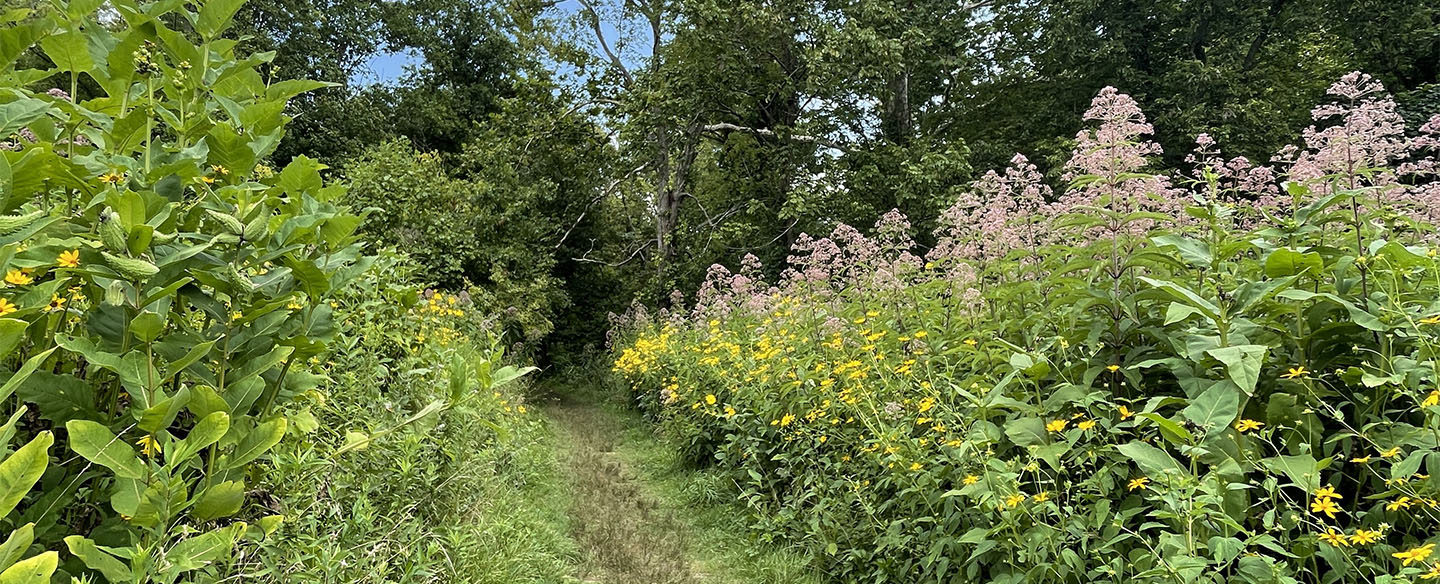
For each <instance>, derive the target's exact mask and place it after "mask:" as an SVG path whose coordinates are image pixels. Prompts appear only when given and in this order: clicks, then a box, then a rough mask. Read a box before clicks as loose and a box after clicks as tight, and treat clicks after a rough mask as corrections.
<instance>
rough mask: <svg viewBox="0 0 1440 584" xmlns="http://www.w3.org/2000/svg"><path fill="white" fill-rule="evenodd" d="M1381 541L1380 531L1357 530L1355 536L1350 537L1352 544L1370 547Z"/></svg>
mask: <svg viewBox="0 0 1440 584" xmlns="http://www.w3.org/2000/svg"><path fill="white" fill-rule="evenodd" d="M1377 541H1380V531H1379V530H1373V529H1356V530H1355V535H1352V536H1350V543H1358V544H1361V545H1370V544H1372V543H1375V542H1377Z"/></svg>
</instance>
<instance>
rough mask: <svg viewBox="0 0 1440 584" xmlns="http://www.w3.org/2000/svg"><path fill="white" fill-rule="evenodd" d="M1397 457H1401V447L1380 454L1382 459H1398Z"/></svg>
mask: <svg viewBox="0 0 1440 584" xmlns="http://www.w3.org/2000/svg"><path fill="white" fill-rule="evenodd" d="M1397 456H1400V447H1399V446H1396V447H1394V448H1391V449H1389V450H1386V451H1384V452H1381V453H1380V458H1395V457H1397Z"/></svg>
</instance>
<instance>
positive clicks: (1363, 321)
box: [1276, 288, 1386, 331]
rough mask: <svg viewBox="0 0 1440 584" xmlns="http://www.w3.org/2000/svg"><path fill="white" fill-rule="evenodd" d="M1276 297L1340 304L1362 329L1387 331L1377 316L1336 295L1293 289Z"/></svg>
mask: <svg viewBox="0 0 1440 584" xmlns="http://www.w3.org/2000/svg"><path fill="white" fill-rule="evenodd" d="M1276 296H1278V297H1280V298H1284V299H1286V300H1296V301H1299V302H1305V301H1308V300H1313V299H1316V298H1319V299H1322V300H1329V301H1330V302H1334V303H1336V304H1339V305H1340V306H1342V307H1344V308H1345V310H1346V311H1348V312H1349V313H1350V320H1351V322H1354V323H1355V324H1357V325H1360V326H1361V327H1364V328H1366V329H1369V330H1372V331H1384V330H1386V327H1385V323H1383V322H1380V319H1379V318H1377V317H1376V316H1375V315H1373V314H1370V313H1369V312H1366V311H1365V310H1364V309H1362V308H1360V307H1359V306H1355V305H1354V304H1353V303H1351V302H1350V301H1348V300H1345V299H1344V298H1341V297H1339V296H1336V295H1334V294H1330V293H1323V292H1322V293H1315V292H1310V291H1306V290H1299V289H1293V288H1292V289H1290V290H1286V291H1284V292H1281V293H1279V294H1277V295H1276Z"/></svg>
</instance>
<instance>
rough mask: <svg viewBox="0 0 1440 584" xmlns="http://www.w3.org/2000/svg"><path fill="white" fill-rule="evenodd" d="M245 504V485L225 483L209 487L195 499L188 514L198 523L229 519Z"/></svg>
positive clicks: (233, 482)
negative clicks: (222, 518)
mask: <svg viewBox="0 0 1440 584" xmlns="http://www.w3.org/2000/svg"><path fill="white" fill-rule="evenodd" d="M244 503H245V483H242V482H240V481H225V482H221V483H216V484H214V485H211V486H210V488H208V489H205V490H204V491H203V492H201V493H200V494H199V496H197V497H196V500H195V508H194V509H193V510H191V512H190V514H191V515H192V516H193V517H195V518H196V519H199V520H200V521H210V520H213V519H219V518H221V517H229V516H231V515H234V514H236V513H239V512H240V507H241V506H242V505H243V504H244Z"/></svg>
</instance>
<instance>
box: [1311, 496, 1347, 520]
mask: <svg viewBox="0 0 1440 584" xmlns="http://www.w3.org/2000/svg"><path fill="white" fill-rule="evenodd" d="M1310 512H1311V513H1324V514H1325V515H1327V516H1329V517H1330V518H1331V519H1334V518H1335V514H1336V513H1339V512H1340V506H1339V505H1336V504H1335V500H1334V499H1316V500H1314V501H1311V502H1310Z"/></svg>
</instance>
